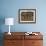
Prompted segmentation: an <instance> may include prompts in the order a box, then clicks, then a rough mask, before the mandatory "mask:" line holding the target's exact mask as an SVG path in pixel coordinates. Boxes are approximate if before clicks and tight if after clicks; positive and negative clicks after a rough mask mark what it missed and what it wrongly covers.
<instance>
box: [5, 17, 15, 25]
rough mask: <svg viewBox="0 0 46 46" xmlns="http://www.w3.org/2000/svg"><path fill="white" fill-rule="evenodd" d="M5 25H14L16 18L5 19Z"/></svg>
mask: <svg viewBox="0 0 46 46" xmlns="http://www.w3.org/2000/svg"><path fill="white" fill-rule="evenodd" d="M5 25H14V18H5Z"/></svg>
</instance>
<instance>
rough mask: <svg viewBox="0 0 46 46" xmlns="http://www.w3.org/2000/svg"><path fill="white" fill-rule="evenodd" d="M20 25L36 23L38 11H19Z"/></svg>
mask: <svg viewBox="0 0 46 46" xmlns="http://www.w3.org/2000/svg"><path fill="white" fill-rule="evenodd" d="M19 23H36V9H19Z"/></svg>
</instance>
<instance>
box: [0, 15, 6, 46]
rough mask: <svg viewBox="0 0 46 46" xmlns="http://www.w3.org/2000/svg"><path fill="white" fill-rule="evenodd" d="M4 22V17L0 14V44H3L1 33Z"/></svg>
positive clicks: (1, 45) (0, 45)
mask: <svg viewBox="0 0 46 46" xmlns="http://www.w3.org/2000/svg"><path fill="white" fill-rule="evenodd" d="M4 23H5V17H4V16H0V46H3V34H4V33H2V25H3V24H4Z"/></svg>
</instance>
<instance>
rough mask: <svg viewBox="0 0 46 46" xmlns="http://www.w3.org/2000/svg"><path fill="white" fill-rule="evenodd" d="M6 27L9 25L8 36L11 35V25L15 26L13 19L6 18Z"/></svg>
mask: <svg viewBox="0 0 46 46" xmlns="http://www.w3.org/2000/svg"><path fill="white" fill-rule="evenodd" d="M5 25H9V32H8V34H9V35H11V33H10V25H14V19H13V18H5Z"/></svg>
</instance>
